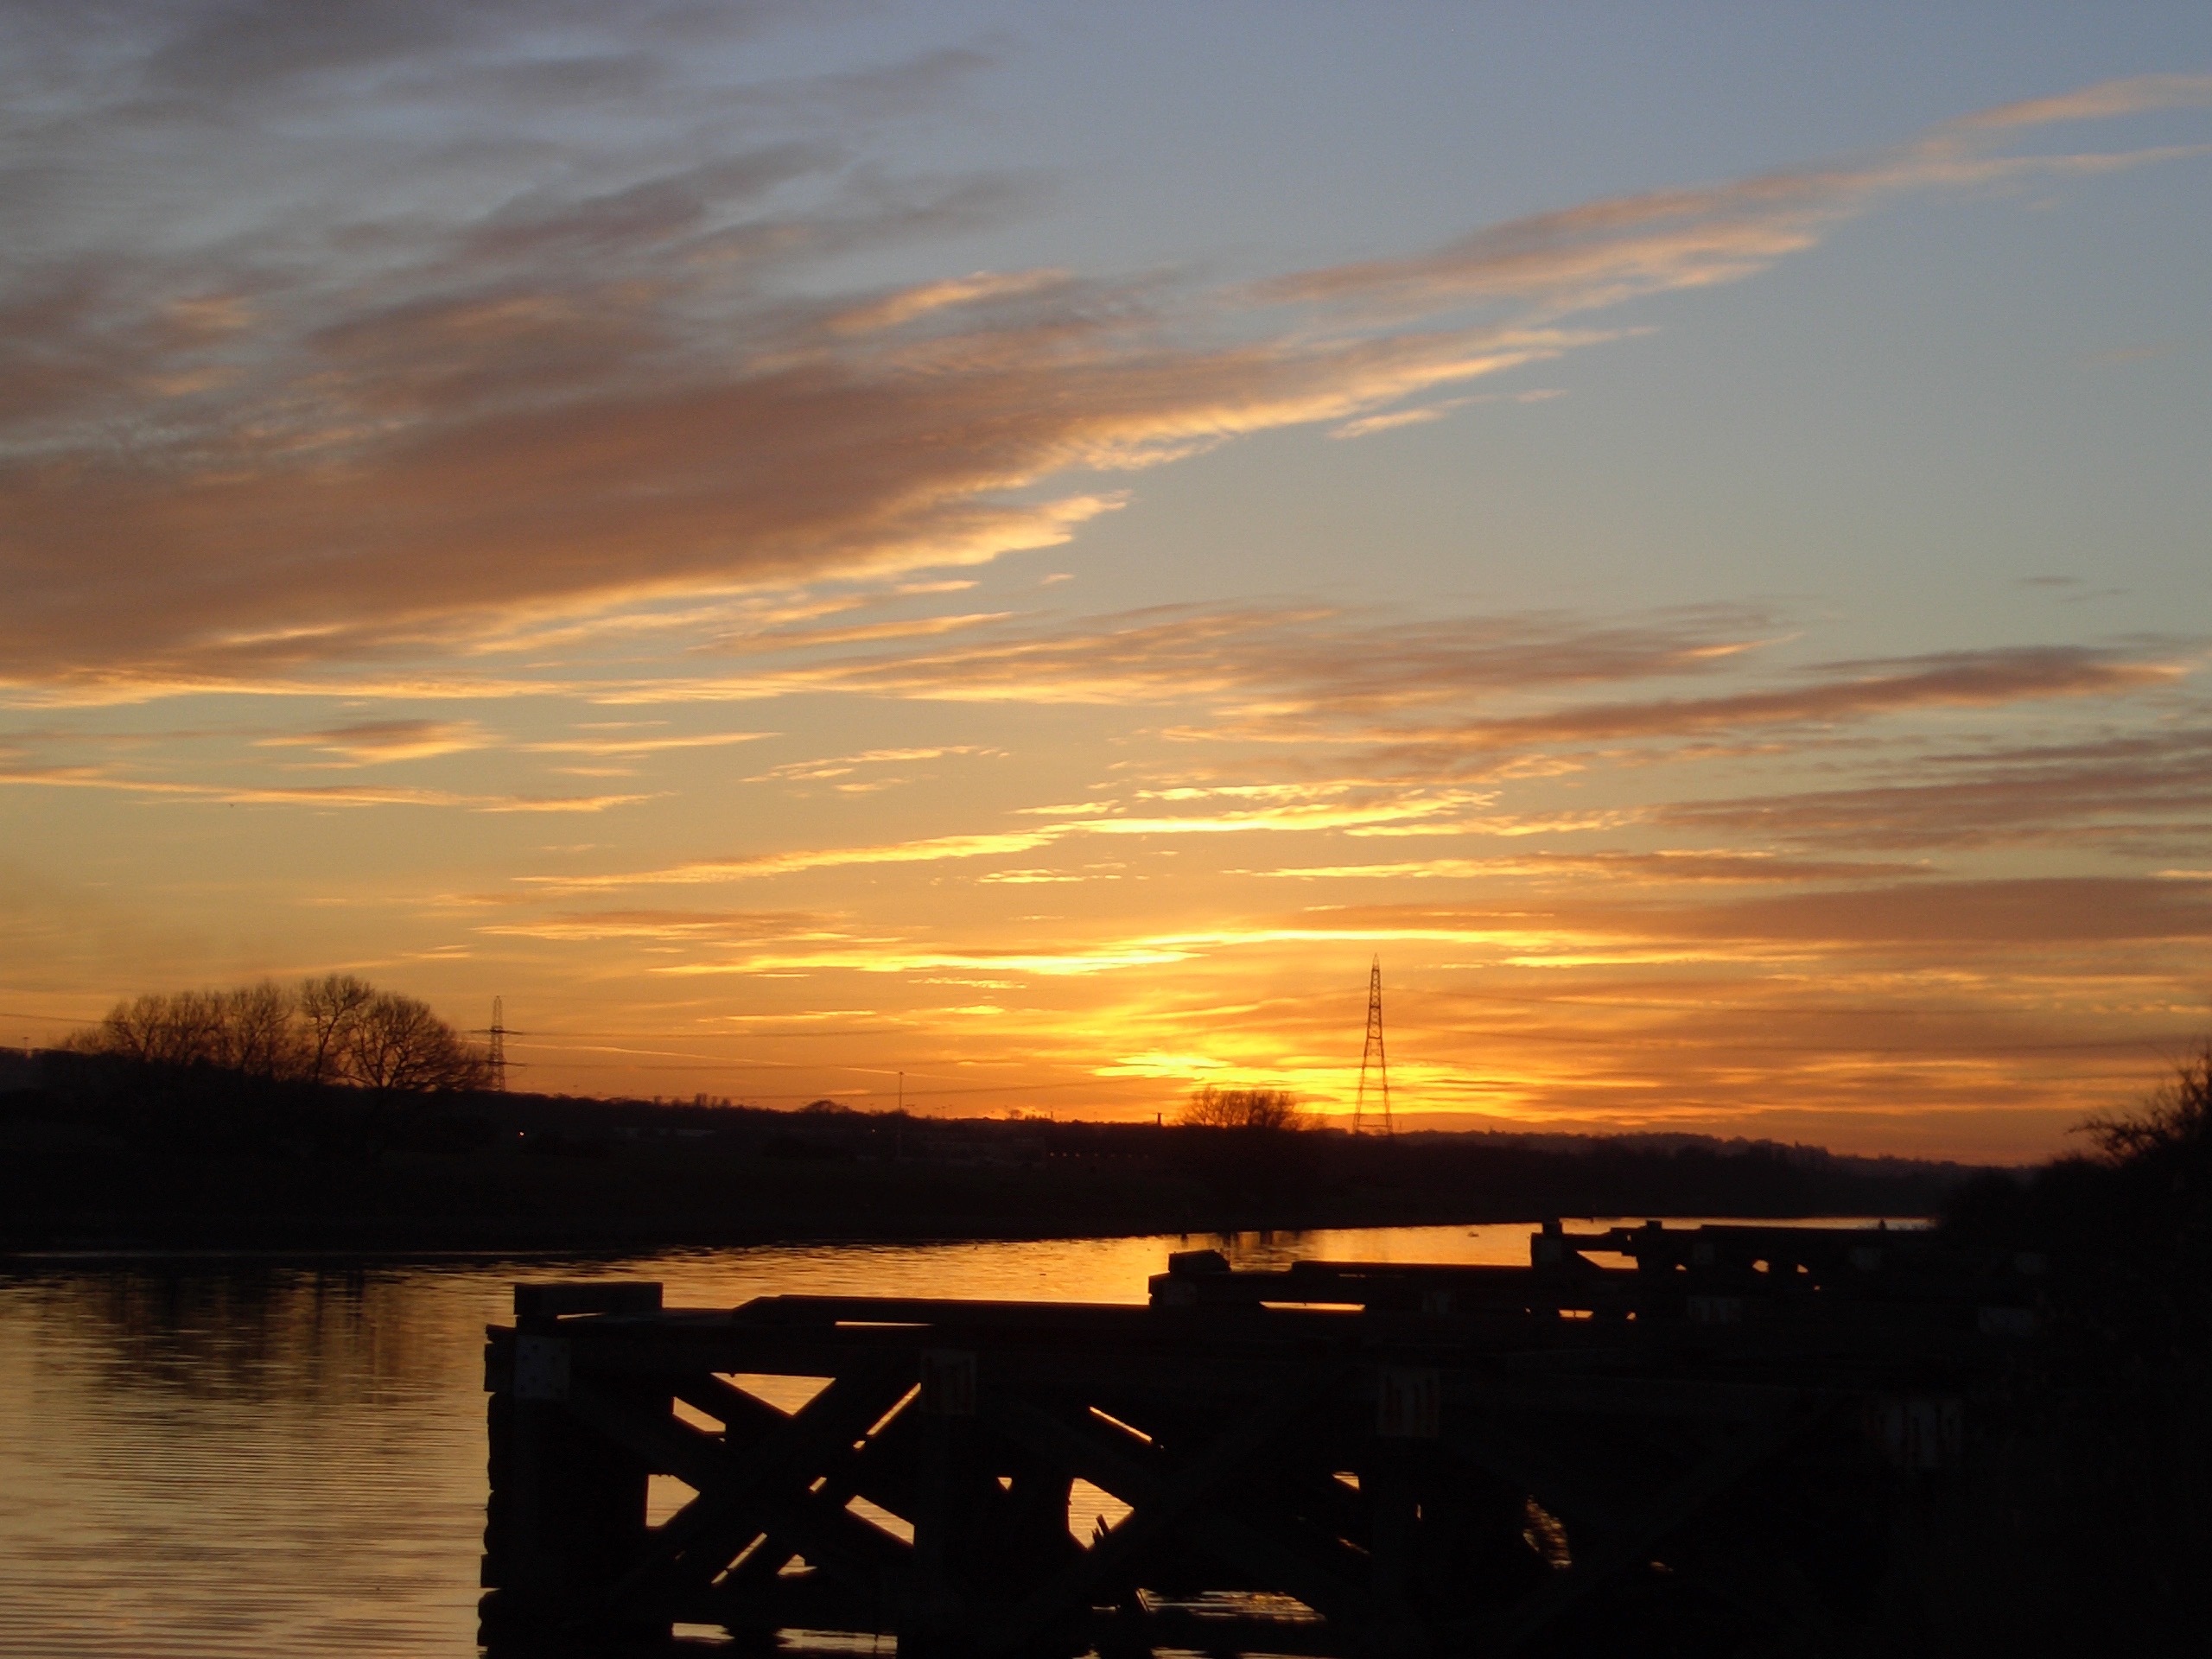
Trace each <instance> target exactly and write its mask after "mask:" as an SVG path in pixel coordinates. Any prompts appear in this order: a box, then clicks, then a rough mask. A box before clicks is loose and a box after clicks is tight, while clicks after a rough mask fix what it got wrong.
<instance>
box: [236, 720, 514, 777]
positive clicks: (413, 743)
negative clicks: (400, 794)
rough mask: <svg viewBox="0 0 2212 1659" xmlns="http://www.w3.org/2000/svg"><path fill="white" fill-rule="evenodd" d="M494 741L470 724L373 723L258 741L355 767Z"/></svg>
mask: <svg viewBox="0 0 2212 1659" xmlns="http://www.w3.org/2000/svg"><path fill="white" fill-rule="evenodd" d="M254 741H255V743H256V744H257V746H258V747H262V748H313V749H320V750H321V751H323V752H324V753H329V754H335V755H338V756H340V757H342V758H343V759H344V760H346V761H350V762H352V763H353V764H355V765H359V766H366V765H375V764H381V763H384V762H387V761H395V760H427V759H429V757H431V756H433V755H440V754H456V753H461V751H463V750H466V749H480V748H482V747H485V746H486V744H487V743H489V742H491V741H493V739H492V738H491V737H490V735H489V734H486V732H484V731H483V730H482V729H481V728H480V727H478V726H476V725H475V724H474V722H472V721H452V720H371V721H357V722H356V723H354V724H353V725H349V726H332V727H327V728H324V729H322V730H321V731H315V732H285V733H279V734H276V735H274V736H270V737H262V738H257V739H255V740H254Z"/></svg>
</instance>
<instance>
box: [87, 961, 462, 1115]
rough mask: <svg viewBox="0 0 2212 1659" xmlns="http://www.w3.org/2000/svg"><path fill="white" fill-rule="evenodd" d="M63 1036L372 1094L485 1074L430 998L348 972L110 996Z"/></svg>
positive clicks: (266, 1078)
mask: <svg viewBox="0 0 2212 1659" xmlns="http://www.w3.org/2000/svg"><path fill="white" fill-rule="evenodd" d="M63 1046H64V1047H65V1048H67V1049H68V1050H70V1051H71V1052H76V1053H80V1054H98V1055H106V1056H109V1057H111V1058H118V1059H125V1060H132V1061H136V1062H137V1063H139V1064H141V1065H153V1066H160V1067H165V1068H173V1069H177V1070H188V1069H189V1070H200V1071H226V1072H232V1073H235V1074H236V1075H238V1076H239V1077H246V1078H251V1079H252V1080H253V1081H255V1082H260V1083H290V1084H336V1085H340V1086H349V1087H353V1088H358V1089H368V1090H375V1091H376V1092H377V1093H378V1094H396V1093H398V1094H429V1093H448V1092H459V1091H465V1090H474V1089H482V1088H485V1087H486V1086H487V1085H488V1084H490V1083H491V1081H492V1072H491V1066H490V1064H489V1062H488V1061H486V1058H485V1057H484V1055H483V1054H482V1052H480V1051H479V1050H477V1049H476V1048H474V1046H471V1045H470V1044H468V1043H467V1042H465V1041H463V1040H462V1039H461V1034H460V1033H458V1032H456V1031H455V1030H454V1028H453V1027H451V1026H449V1025H448V1024H447V1023H446V1022H445V1021H444V1020H441V1019H440V1018H438V1016H437V1015H436V1014H434V1013H432V1012H431V1011H430V1007H429V1004H428V1003H426V1002H423V1001H417V1000H416V998H414V997H411V996H403V995H400V994H399V993H397V992H396V991H380V990H378V988H376V987H375V986H373V985H372V984H370V983H369V982H367V981H366V980H364V979H359V978H357V977H356V976H353V975H352V974H326V975H324V976H321V977H320V978H309V979H305V980H302V981H301V982H300V983H299V984H298V985H297V986H296V987H289V986H283V985H279V984H277V982H275V981H273V980H266V979H264V980H263V981H262V982H260V983H258V984H256V985H246V986H240V987H238V988H234V989H232V990H226V991H175V992H168V993H161V992H154V993H149V994H148V995H143V996H139V997H136V998H133V999H130V1000H129V1001H122V1002H118V1003H117V1004H116V1005H115V1006H114V1007H112V1008H111V1009H109V1010H108V1012H107V1015H106V1017H105V1019H103V1020H101V1021H100V1022H99V1025H97V1026H95V1027H92V1029H91V1030H89V1031H85V1032H79V1033H76V1034H75V1035H74V1036H73V1037H71V1038H70V1039H68V1040H67V1042H66V1043H65V1044H64V1045H63Z"/></svg>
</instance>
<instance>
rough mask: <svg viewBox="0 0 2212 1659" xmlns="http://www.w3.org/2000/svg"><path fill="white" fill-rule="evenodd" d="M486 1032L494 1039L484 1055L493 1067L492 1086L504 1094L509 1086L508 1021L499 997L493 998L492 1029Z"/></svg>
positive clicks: (488, 1063) (487, 1062)
mask: <svg viewBox="0 0 2212 1659" xmlns="http://www.w3.org/2000/svg"><path fill="white" fill-rule="evenodd" d="M485 1034H486V1036H488V1037H490V1038H491V1039H492V1042H491V1046H490V1048H489V1049H488V1050H487V1051H486V1053H485V1056H484V1058H485V1062H486V1064H487V1065H490V1066H491V1068H492V1087H493V1088H494V1089H496V1090H499V1091H500V1092H501V1093H503V1094H504V1093H505V1091H506V1087H507V1021H506V1010H505V1007H504V1006H503V1005H502V1002H501V1000H500V999H499V997H496V996H495V997H493V999H492V1029H491V1030H490V1031H489V1032H487V1033H485Z"/></svg>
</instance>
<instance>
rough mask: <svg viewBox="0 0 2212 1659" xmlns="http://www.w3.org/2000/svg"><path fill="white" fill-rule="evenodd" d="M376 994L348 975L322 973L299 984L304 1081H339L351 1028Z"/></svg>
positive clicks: (362, 982) (375, 990) (366, 984)
mask: <svg viewBox="0 0 2212 1659" xmlns="http://www.w3.org/2000/svg"><path fill="white" fill-rule="evenodd" d="M376 995H377V988H376V987H375V986H373V985H372V984H370V983H369V982H368V981H366V980H365V979H357V978H355V977H354V976H353V975H351V974H325V975H324V976H322V977H321V979H308V980H302V982H300V1005H299V1007H300V1024H301V1027H302V1039H303V1041H302V1066H303V1071H302V1075H303V1076H304V1077H306V1079H307V1081H308V1082H309V1083H336V1082H338V1081H340V1078H341V1077H342V1076H343V1068H344V1065H345V1057H346V1045H347V1044H348V1043H349V1042H351V1040H352V1039H353V1027H355V1026H356V1025H357V1024H359V1020H360V1017H361V1010H362V1009H364V1008H365V1007H368V1005H369V1004H370V1003H371V1002H372V1001H375V1000H376Z"/></svg>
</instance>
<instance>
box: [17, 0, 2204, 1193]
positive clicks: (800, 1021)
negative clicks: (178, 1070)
mask: <svg viewBox="0 0 2212 1659" xmlns="http://www.w3.org/2000/svg"><path fill="white" fill-rule="evenodd" d="M0 83H4V97H0V131H3V133H4V136H3V137H0V225H4V227H5V235H4V236H3V237H0V270H3V271H4V278H0V280H3V281H4V288H0V785H4V788H0V1015H3V1016H4V1017H0V1039H5V1040H8V1041H12V1042H18V1043H22V1042H44V1041H50V1040H53V1039H56V1038H58V1037H59V1036H60V1035H61V1034H62V1033H65V1032H67V1031H68V1030H69V1029H71V1028H72V1027H71V1024H70V1022H71V1021H73V1020H87V1019H92V1018H95V1017H97V1016H98V1015H99V1013H100V1012H101V1011H102V1010H103V1009H105V1007H107V1006H108V1005H109V1004H110V1003H111V1001H114V1000H115V999H117V998H118V997H120V996H123V995H130V994H134V993H137V992H139V991H143V990H150V989H172V988H186V987H194V986H201V985H213V984H230V983H236V982H244V981H248V980H251V979H256V978H258V977H260V976H264V975H270V976H278V977H286V978H289V977H295V976H300V975H302V974H307V973H310V972H323V971H327V970H333V969H339V970H347V971H353V972H357V973H359V974H361V975H363V976H366V977H369V978H371V979H372V980H374V981H376V982H378V983H379V984H381V985H388V986H390V987H392V988H397V989H402V990H406V991H410V992H413V993H415V994H416V995H422V996H423V997H425V998H426V999H428V1000H429V1001H431V1002H432V1003H433V1005H434V1006H435V1007H437V1008H438V1009H439V1010H440V1012H442V1013H443V1014H446V1015H447V1016H448V1018H449V1019H451V1020H454V1023H456V1024H458V1025H462V1026H466V1027H482V1026H484V1025H485V1024H486V1021H487V1018H488V1016H489V1014H490V1012H491V1004H492V999H493V996H494V995H500V996H503V997H504V999H505V1011H506V1018H507V1021H508V1023H509V1024H510V1025H511V1026H512V1027H515V1028H517V1030H518V1031H519V1032H521V1033H525V1034H524V1035H521V1036H518V1038H516V1039H513V1041H512V1046H511V1049H510V1052H511V1054H512V1057H513V1058H517V1059H519V1060H522V1061H524V1062H526V1063H527V1066H528V1069H527V1070H526V1071H521V1072H519V1073H518V1074H517V1077H516V1082H517V1084H518V1086H525V1087H530V1088H533V1089H542V1090H561V1091H569V1092H576V1093H618V1092H620V1093H638V1094H644V1095H648V1096H651V1095H666V1096H683V1097H686V1098H688V1097H690V1096H692V1095H694V1094H695V1093H698V1092H705V1093H707V1094H709V1095H713V1096H730V1097H733V1098H736V1099H741V1100H747V1101H753V1102H757V1103H763V1104H770V1105H794V1104H797V1103H801V1102H804V1101H806V1100H809V1099H811V1098H814V1097H816V1096H824V1095H827V1096H835V1097H836V1098H837V1099H839V1100H841V1101H844V1102H847V1103H851V1104H854V1105H857V1106H867V1107H883V1106H887V1105H889V1104H891V1103H893V1101H894V1100H895V1099H897V1098H898V1097H899V1090H900V1088H901V1086H902V1085H901V1083H900V1079H899V1074H900V1073H901V1072H903V1073H904V1082H903V1089H904V1092H905V1098H906V1102H907V1103H908V1104H909V1105H910V1106H911V1107H913V1108H915V1109H922V1110H927V1111H931V1112H953V1113H961V1114H972V1113H989V1114H992V1115H998V1114H1001V1113H1004V1112H1007V1111H1011V1110H1017V1109H1018V1110H1023V1111H1037V1112H1045V1111H1051V1112H1053V1113H1055V1114H1056V1115H1058V1116H1061V1117H1070V1116H1094V1117H1103V1116H1144V1117H1147V1118H1149V1117H1150V1116H1151V1115H1152V1114H1153V1113H1154V1111H1158V1110H1162V1109H1165V1110H1167V1111H1170V1112H1172V1111H1173V1109H1174V1107H1175V1105H1176V1104H1177V1103H1178V1102H1179V1100H1181V1099H1182V1098H1183V1097H1184V1096H1185V1095H1186V1094H1187V1093H1188V1091H1189V1090H1191V1089H1192V1087H1193V1086H1194V1085H1196V1084H1199V1083H1202V1082H1207V1081H1212V1082H1217V1083H1224V1084H1279V1085H1281V1086H1287V1087H1290V1088H1294V1089H1296V1090H1299V1091H1300V1093H1302V1094H1303V1095H1305V1096H1306V1097H1307V1098H1308V1100H1309V1102H1310V1103H1313V1105H1314V1106H1316V1107H1317V1108H1319V1109H1323V1110H1336V1109H1344V1110H1349V1108H1350V1104H1351V1094H1352V1090H1353V1087H1354V1084H1355V1081H1356V1079H1357V1073H1358V1069H1359V1060H1360V1052H1361V1038H1362V1033H1363V1018H1364V1014H1365V1004H1366V989H1367V974H1368V965H1369V962H1370V957H1374V956H1376V955H1378V954H1379V955H1380V957H1381V958H1382V962H1383V974H1384V979H1385V985H1386V997H1387V1007H1388V1017H1389V1044H1390V1059H1391V1072H1390V1079H1391V1084H1392V1093H1393V1098H1394V1103H1395V1107H1396V1109H1397V1112H1398V1116H1399V1119H1400V1122H1402V1123H1421V1122H1426V1123H1430V1124H1436V1125H1447V1126H1473V1125H1478V1124H1486V1125H1494V1126H1497V1127H1523V1126H1532V1127H1549V1128H1576V1129H1591V1128H1638V1129H1647V1128H1656V1129H1692V1130H1698V1131H1704V1132H1712V1133H1718V1134H1724V1135H1765V1136H1774V1137H1778V1138H1783V1139H1790V1140H1801V1141H1817V1142H1821V1143H1823V1144H1827V1145H1830V1146H1834V1147H1839V1148H1844V1149H1849V1150H1853V1151H1895V1152H1901V1153H1915V1154H1946V1155H1962V1156H1973V1157H1984V1158H1995V1159H2007V1160H2010V1159H2024V1158H2028V1157H2034V1156H2041V1155H2043V1154H2047V1153H2048V1152H2050V1151H2051V1150H2053V1149H2055V1148H2056V1147H2060V1146H2062V1145H2063V1144H2065V1141H2066V1137H2065V1134H2064V1131H2065V1129H2066V1127H2067V1126H2068V1125H2069V1124H2070V1123H2072V1122H2075V1121H2076V1120H2077V1119H2078V1118H2079V1117H2080V1116H2082V1114H2083V1113H2085V1112H2087V1111H2089V1110H2093V1109H2099V1108H2103V1107H2108V1106H2111V1105H2113V1104H2116V1103H2122V1102H2125V1101H2126V1100H2127V1099H2129V1098H2131V1097H2133V1096H2135V1095H2137V1094H2139V1092H2140V1091H2141V1090H2142V1089H2143V1088H2144V1087H2145V1085H2146V1084H2149V1083H2151V1082H2152V1081H2154V1080H2155V1079H2156V1077H2157V1076H2158V1073H2159V1071H2161V1069H2162V1067H2163V1066H2164V1065H2165V1064H2166V1063H2167V1062H2168V1061H2169V1060H2170V1059H2171V1057H2173V1056H2174V1055H2175V1054H2177V1052H2179V1051H2180V1050H2181V1049H2182V1048H2183V1046H2185V1045H2186V1044H2188V1043H2189V1042H2190V1041H2191V1040H2192V1039H2193V1038H2195V1037H2196V1035H2197V1034H2199V1033H2202V1032H2204V1031H2205V1030H2206V1029H2207V1028H2208V1027H2212V697H2209V696H2208V693H2212V672H2208V666H2207V653H2208V640H2212V544H2209V543H2212V537H2208V526H2212V442H2208V440H2212V315H2209V314H2208V299H2212V9H2208V8H2206V7H2204V6H2202V4H2177V5H2172V6H2158V5H2151V4H2141V5H2136V4H2126V5H2109V6H2095V7H2083V6H2079V5H2072V4H2069V5H2047V6H2035V5H2021V4H2006V5H2003V6H1996V5H1990V6H1974V5H1965V4H1957V5H1948V6H1929V5H1925V4H1919V3H1915V4H1910V5H1906V4H1896V5H1884V4H1877V3H1853V4H1849V5H1843V4H1838V5H1833V6H1827V7H1821V8H1810V7H1789V8H1778V7H1764V6H1754V5H1751V4H1747V3H1746V4H1736V5H1692V4H1674V5H1662V6H1652V5H1646V4H1636V5H1628V4H1623V5H1614V6H1608V5H1600V4H1572V5H1553V6H1540V5H1535V4H1527V5H1505V4H1473V3H1452V4H1414V3H1403V4H1399V3H1370V4H1359V5H1352V4H1325V3H1319V0H1311V3H1302V0H1266V3H1261V0H1177V3H1144V0H1115V3H1111V4H1108V3H1097V4H1073V3H1069V4H1057V3H1047V4H1038V3H1022V4H1016V3H1010V0H1009V3H983V0H958V3H956V0H934V3H928V4H898V3H880V4H878V3H858V0H855V3H843V0H810V3H807V4H803V5H802V4H797V3H788V4H787V3H758V4H753V3H716V0H696V3H694V0H677V3H653V0H624V3H620V4H617V3H614V0H544V3H522V0H512V3H509V0H469V3H466V4H454V3H453V0H343V3H337V0H333V3H319V4H315V5H303V4H299V3H291V0H264V3H218V0H184V3H162V4H155V3H137V0H120V3H106V0H71V3H68V4H66V5H65V4H61V3H48V0H8V3H4V4H0Z"/></svg>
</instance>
